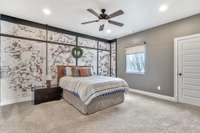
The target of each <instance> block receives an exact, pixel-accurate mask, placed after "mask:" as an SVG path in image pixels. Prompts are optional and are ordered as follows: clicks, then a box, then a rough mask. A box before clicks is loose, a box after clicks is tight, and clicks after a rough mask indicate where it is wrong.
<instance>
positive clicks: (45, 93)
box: [33, 87, 62, 105]
mask: <svg viewBox="0 0 200 133" xmlns="http://www.w3.org/2000/svg"><path fill="white" fill-rule="evenodd" d="M33 91H34V93H33V94H34V96H33V104H34V105H36V104H40V103H44V102H49V101H53V100H60V99H61V98H62V88H60V87H51V88H37V87H35V88H34V90H33Z"/></svg>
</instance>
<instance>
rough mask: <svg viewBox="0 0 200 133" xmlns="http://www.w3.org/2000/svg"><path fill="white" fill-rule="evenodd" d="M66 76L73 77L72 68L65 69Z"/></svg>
mask: <svg viewBox="0 0 200 133" xmlns="http://www.w3.org/2000/svg"><path fill="white" fill-rule="evenodd" d="M65 76H72V67H65Z"/></svg>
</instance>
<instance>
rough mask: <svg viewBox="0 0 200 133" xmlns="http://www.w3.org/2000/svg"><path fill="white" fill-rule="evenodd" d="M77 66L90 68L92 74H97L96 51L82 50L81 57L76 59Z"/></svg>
mask: <svg viewBox="0 0 200 133" xmlns="http://www.w3.org/2000/svg"><path fill="white" fill-rule="evenodd" d="M78 65H79V66H91V67H92V73H93V74H94V75H96V74H97V50H95V49H86V48H83V56H82V57H81V58H80V59H78Z"/></svg>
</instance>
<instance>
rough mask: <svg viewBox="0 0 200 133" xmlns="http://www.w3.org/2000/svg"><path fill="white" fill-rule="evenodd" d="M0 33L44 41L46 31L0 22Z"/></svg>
mask: <svg viewBox="0 0 200 133" xmlns="http://www.w3.org/2000/svg"><path fill="white" fill-rule="evenodd" d="M1 33H4V34H8V35H14V36H20V37H26V38H32V39H38V40H46V30H44V29H40V28H34V27H30V26H25V25H21V24H14V23H11V22H7V21H1Z"/></svg>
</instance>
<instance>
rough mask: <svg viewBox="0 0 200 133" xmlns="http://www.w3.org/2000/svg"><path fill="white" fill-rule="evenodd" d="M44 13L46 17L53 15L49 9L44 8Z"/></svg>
mask: <svg viewBox="0 0 200 133" xmlns="http://www.w3.org/2000/svg"><path fill="white" fill-rule="evenodd" d="M42 11H43V13H44V14H45V15H50V14H51V11H50V10H49V9H48V8H44V9H43V10H42Z"/></svg>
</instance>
